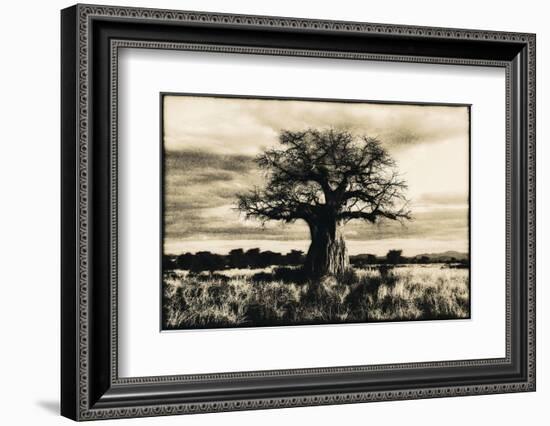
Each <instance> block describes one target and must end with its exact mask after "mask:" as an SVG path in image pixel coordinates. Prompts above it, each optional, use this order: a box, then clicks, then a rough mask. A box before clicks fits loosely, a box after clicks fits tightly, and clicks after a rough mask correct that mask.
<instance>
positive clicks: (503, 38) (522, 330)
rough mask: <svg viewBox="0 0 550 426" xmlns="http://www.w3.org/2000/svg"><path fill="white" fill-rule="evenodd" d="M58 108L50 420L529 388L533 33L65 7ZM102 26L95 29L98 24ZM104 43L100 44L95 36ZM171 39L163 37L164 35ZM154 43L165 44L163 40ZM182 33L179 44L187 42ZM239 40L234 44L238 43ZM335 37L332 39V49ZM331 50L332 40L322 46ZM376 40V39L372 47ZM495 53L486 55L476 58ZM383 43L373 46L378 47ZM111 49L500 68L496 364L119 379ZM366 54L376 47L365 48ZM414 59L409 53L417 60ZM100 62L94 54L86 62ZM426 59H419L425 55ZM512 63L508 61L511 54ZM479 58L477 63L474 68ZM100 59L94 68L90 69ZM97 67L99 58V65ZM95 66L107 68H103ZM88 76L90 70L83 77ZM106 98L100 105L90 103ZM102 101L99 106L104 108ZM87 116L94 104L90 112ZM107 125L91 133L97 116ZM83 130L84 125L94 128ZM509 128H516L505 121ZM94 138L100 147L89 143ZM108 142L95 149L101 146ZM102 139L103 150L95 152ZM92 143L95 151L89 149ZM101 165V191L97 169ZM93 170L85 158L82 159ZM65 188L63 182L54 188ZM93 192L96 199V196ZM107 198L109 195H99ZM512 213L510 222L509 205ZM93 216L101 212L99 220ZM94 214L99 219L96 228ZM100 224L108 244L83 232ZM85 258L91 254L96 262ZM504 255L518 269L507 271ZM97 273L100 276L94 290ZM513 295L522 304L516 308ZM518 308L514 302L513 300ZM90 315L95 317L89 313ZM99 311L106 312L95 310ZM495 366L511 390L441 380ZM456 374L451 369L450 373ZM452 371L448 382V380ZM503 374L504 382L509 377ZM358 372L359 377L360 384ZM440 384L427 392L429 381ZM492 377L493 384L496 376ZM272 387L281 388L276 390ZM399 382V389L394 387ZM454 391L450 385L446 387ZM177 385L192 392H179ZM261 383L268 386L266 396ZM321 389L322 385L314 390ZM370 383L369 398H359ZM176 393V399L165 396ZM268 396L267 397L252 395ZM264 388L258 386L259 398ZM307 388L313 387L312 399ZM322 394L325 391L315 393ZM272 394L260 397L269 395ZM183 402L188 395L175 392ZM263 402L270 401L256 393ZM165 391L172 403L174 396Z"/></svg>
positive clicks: (114, 64)
mask: <svg viewBox="0 0 550 426" xmlns="http://www.w3.org/2000/svg"><path fill="white" fill-rule="evenodd" d="M62 19H63V21H62V25H63V28H62V37H63V39H62V52H63V76H64V78H66V80H64V87H63V91H62V100H63V123H64V124H63V129H62V130H63V140H62V146H63V156H62V157H63V158H62V160H63V177H64V183H63V185H62V193H63V196H62V198H63V215H64V218H65V219H67V218H70V219H67V220H65V219H64V220H63V234H62V243H63V247H62V257H63V268H62V269H63V277H62V322H63V324H62V352H63V354H62V357H63V358H62V370H63V371H62V414H63V415H65V416H67V417H70V418H72V419H75V420H91V419H101V418H114V417H117V418H118V417H138V416H151V415H168V414H184V413H196V412H214V411H228V410H243V409H260V408H275V407H291V406H307V405H321V404H339V403H351V402H366V401H381V400H399V399H415V398H432V397H442V396H459V395H475V394H487V393H503V392H518V391H533V390H535V158H534V156H535V36H534V35H532V34H517V33H502V32H489V31H474V30H462V29H446V28H424V27H409V26H398V25H382V24H368V23H355V22H334V21H320V20H305V19H294V18H275V17H263V16H243V15H226V14H210V13H200V12H180V11H167V10H154V9H134V8H120V7H103V6H89V5H77V6H74V7H72V8H69V9H65V10H64V11H63V12H62ZM128 23H139V25H141V26H142V27H143V28H144V30H143V31H151V32H153V33H156V32H158V31H160V28H161V27H162V28H165V27H166V26H167V25H171V26H172V28H173V27H174V26H175V27H179V28H182V29H183V28H191V29H197V28H198V29H199V30H200V31H203V30H204V29H208V28H223V29H226V30H227V31H229V32H231V31H239V32H246V29H251V30H254V31H260V32H262V31H265V32H268V31H271V32H273V31H275V32H281V33H285V34H288V35H289V36H293V37H298V38H299V37H300V35H301V34H308V33H314V34H325V35H326V36H327V37H337V36H338V37H340V36H342V35H343V36H346V35H350V40H354V37H367V40H370V39H368V37H369V36H370V37H373V38H372V39H373V40H375V39H376V40H378V39H380V40H384V39H387V40H397V39H398V40H402V43H405V44H406V43H408V44H409V45H410V46H414V45H415V44H418V43H421V42H424V43H425V44H426V45H427V46H431V48H432V49H433V48H434V47H433V46H436V45H437V43H445V42H447V43H459V44H460V43H464V45H465V46H469V47H476V46H478V47H479V55H478V54H476V55H477V56H476V55H474V57H471V55H470V56H469V57H468V56H465V57H445V56H434V55H428V54H426V53H419V54H418V55H410V54H409V55H405V54H402V53H394V52H386V53H380V52H374V53H373V52H365V51H356V50H354V49H353V48H350V50H347V51H346V50H325V49H318V48H315V47H311V48H309V47H308V48H303V47H295V46H288V47H281V46H278V45H276V44H274V45H273V46H248V45H231V44H219V43H212V42H210V41H208V40H206V41H201V42H197V41H196V40H195V41H178V40H175V39H173V38H172V39H171V38H169V37H168V38H167V36H166V35H165V34H160V33H159V34H160V35H159V36H158V38H159V40H155V41H153V40H146V39H140V38H139V37H136V34H135V33H133V32H131V31H126V30H125V29H124V28H123V27H124V25H125V24H128ZM102 26H104V27H105V28H104V27H102ZM103 33H105V34H107V33H108V36H104V35H103ZM169 35H170V34H169ZM163 37H164V38H163ZM193 37H194V35H192V36H190V38H193ZM243 40H246V36H243ZM335 40H336V39H335ZM335 43H336V42H335ZM383 44H384V43H383V42H380V45H381V46H382V45H383ZM494 46H499V47H502V53H501V56H499V57H494V56H491V55H488V54H487V50H484V49H489V48H491V47H492V48H493V49H494ZM383 47H384V46H382V47H380V48H379V49H382V48H383ZM121 48H148V49H151V48H153V49H176V50H196V51H210V52H212V51H215V52H226V53H238V54H262V55H273V56H281V55H297V56H315V57H323V58H339V59H353V60H371V61H372V60H374V61H382V60H383V61H397V62H426V63H443V64H456V65H482V66H493V67H503V68H505V70H506V109H507V112H506V114H507V117H506V122H507V129H506V135H507V136H506V137H507V141H506V147H507V153H506V161H507V164H506V173H507V182H506V188H507V189H506V192H507V195H506V196H507V201H506V202H507V214H506V222H507V229H506V241H507V247H506V252H507V262H506V264H507V270H506V356H505V358H502V359H501V358H498V359H480V360H460V361H447V362H430V363H413V364H387V365H371V366H347V367H326V368H320V369H319V368H318V369H300V370H274V371H256V372H242V373H220V374H207V375H186V376H180V375H176V376H161V377H136V378H119V377H118V351H117V346H118V327H117V303H118V301H117V228H118V224H117V207H116V206H117V195H118V194H117V191H118V189H117V167H116V164H117V155H118V154H117V137H118V136H117V113H118V97H117V93H118V51H119V49H121ZM377 48H378V47H377ZM418 50H419V52H420V51H421V50H422V49H420V48H419V49H418ZM99 51H101V52H102V53H103V56H96V55H97V54H98V53H97V52H99ZM427 51H428V50H427ZM514 52H519V53H515V54H514ZM478 56H479V57H478ZM98 58H100V59H98ZM102 58H106V59H107V60H105V61H103V59H102ZM103 62H108V63H103ZM94 67H96V68H94ZM101 96H102V97H103V98H105V100H106V101H107V102H108V105H107V104H105V102H103V104H101V102H100V101H98V99H99V98H100V97H101ZM103 98H101V99H103ZM98 105H99V106H98ZM94 117H102V118H105V117H106V118H107V119H106V120H104V121H108V123H104V122H100V119H99V118H94ZM94 119H95V121H93V120H94ZM514 120H515V121H514ZM101 138H103V139H101ZM105 138H107V140H106V141H105V140H104V139H105ZM106 142H108V143H106ZM101 143H103V145H101ZM103 158H105V159H107V158H108V160H109V161H104V162H105V163H106V164H105V165H103V166H102V167H103V168H102V169H101V170H102V171H107V172H108V174H107V176H108V179H107V180H105V181H104V180H102V178H98V177H97V175H98V174H99V171H97V170H96V168H97V164H98V161H99V160H98V159H103ZM90 159H93V160H94V161H93V162H92V161H90ZM102 161H103V160H102ZM65 179H66V180H65ZM103 190H106V191H103ZM104 192H108V194H104ZM518 203H519V204H520V205H519V208H521V211H519V212H515V210H514V208H516V207H517V204H518ZM99 212H101V213H100V214H99ZM98 216H101V218H100V219H98ZM103 227H105V229H106V232H107V233H108V236H99V235H98V234H96V233H97V232H98V231H97V229H98V228H103ZM99 246H101V247H102V248H103V249H105V252H106V253H107V254H108V265H105V264H102V269H101V270H100V269H98V268H99V267H98V266H96V265H97V264H98V263H100V262H98V258H99V257H100V255H99V253H100V252H99V251H97V250H100V248H99ZM96 253H97V255H96ZM514 256H516V257H519V258H521V259H520V260H521V261H522V262H523V263H521V264H517V265H516V263H514V262H512V258H513V257H514ZM98 276H101V277H103V278H105V279H103V280H102V281H101V282H100V281H99V280H98V278H97V277H98ZM520 298H521V300H519V299H520ZM519 302H521V304H520V303H519ZM98 304H100V305H101V306H103V309H102V310H101V312H99V311H98V307H97V306H98ZM107 307H108V309H106V308H107ZM475 368H477V369H479V368H485V369H486V370H489V369H490V368H494V369H498V368H501V369H503V371H504V370H506V371H507V373H506V374H507V375H508V376H510V377H512V378H511V379H508V380H504V379H499V380H496V379H495V378H492V379H491V380H489V379H487V380H477V381H475V380H473V381H472V382H471V383H470V384H467V385H462V384H458V383H457V384H452V382H448V380H447V379H445V380H447V381H445V380H443V379H444V377H443V376H444V375H445V374H449V372H451V371H455V370H456V369H458V370H460V371H464V374H465V376H467V373H468V372H469V371H471V372H473V371H474V369H475ZM453 369H455V370H453ZM414 370H416V371H417V372H419V371H425V370H426V371H430V374H432V376H433V377H434V378H433V384H434V385H432V386H417V385H415V384H414V382H410V383H409V385H408V386H404V385H403V380H404V379H402V378H401V379H399V380H398V379H396V383H397V382H399V383H400V384H399V385H396V386H395V387H393V388H392V387H391V386H389V385H387V386H385V387H383V388H380V389H376V383H375V382H373V383H374V384H373V383H371V382H372V380H371V382H369V384H368V385H367V384H365V385H364V386H363V387H362V388H361V387H360V386H355V385H353V386H352V383H355V382H354V380H359V379H361V378H365V379H366V378H367V377H371V376H372V375H373V374H380V373H388V374H389V373H390V372H391V374H394V375H395V377H396V378H398V376H399V374H400V373H402V374H405V372H407V371H414ZM458 370H456V371H458ZM512 371H514V372H515V375H512ZM369 374H370V375H371V376H369ZM336 375H338V377H339V378H342V377H345V378H349V386H347V388H346V389H342V390H338V391H326V389H328V388H329V385H330V380H331V377H336ZM438 377H439V378H440V382H438V379H437V378H438ZM495 377H496V376H495ZM277 378H281V379H282V378H284V379H285V380H287V379H288V380H293V382H292V384H290V382H289V384H288V389H287V391H286V393H285V391H280V390H279V389H278V388H277V385H276V379H277ZM309 378H311V379H312V380H313V379H315V380H317V381H319V385H318V386H317V388H315V390H313V391H310V390H306V391H302V392H300V391H297V390H295V389H294V388H293V386H294V387H299V384H300V381H304V380H306V381H307V380H308V379H309ZM235 380H240V381H243V380H249V381H250V383H251V388H250V390H248V393H247V392H245V390H243V391H242V393H239V394H236V395H233V394H229V393H226V394H224V393H223V392H222V391H220V389H221V388H223V384H224V383H229V382H231V381H235ZM400 380H401V381H400ZM456 381H457V382H458V378H457V379H456ZM186 386H187V387H189V386H198V387H199V388H200V392H199V391H197V392H196V394H195V395H193V394H191V395H189V390H186V389H187V388H186ZM270 386H271V387H270ZM323 386H324V387H323ZM369 386H370V387H369ZM169 388H170V391H171V392H173V391H174V390H177V391H178V392H179V391H180V390H181V397H180V398H175V399H174V398H169V397H167V393H166V391H167V390H168V389H169ZM258 389H262V392H263V393H261V394H260V395H263V394H264V393H265V392H267V394H268V396H259V397H255V396H254V395H255V392H259V391H258ZM265 389H268V391H266V390H265ZM312 389H313V388H312ZM323 389H325V391H323ZM270 390H271V391H270ZM186 392H187V393H186ZM269 392H271V393H269ZM176 393H177V392H176Z"/></svg>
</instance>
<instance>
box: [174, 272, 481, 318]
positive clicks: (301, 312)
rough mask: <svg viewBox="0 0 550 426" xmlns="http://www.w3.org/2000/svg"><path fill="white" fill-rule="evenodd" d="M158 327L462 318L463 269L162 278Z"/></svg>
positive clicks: (465, 297) (465, 313)
mask: <svg viewBox="0 0 550 426" xmlns="http://www.w3.org/2000/svg"><path fill="white" fill-rule="evenodd" d="M163 278H164V279H163V281H164V288H163V328H164V329H186V328H220V327H247V326H248V327H250V326H266V325H271V326H273V325H298V324H327V323H346V322H375V321H402V320H427V319H432V320H433V319H458V318H468V317H469V314H470V312H469V283H468V280H469V271H468V269H460V268H451V267H449V266H448V265H445V264H431V265H403V266H396V267H392V268H387V267H384V266H382V267H379V266H375V267H372V268H369V269H350V270H349V271H348V272H347V273H346V274H344V276H342V277H339V278H338V279H337V278H335V277H328V278H325V279H323V280H321V281H317V282H314V281H310V280H306V279H303V278H302V276H301V273H300V270H299V269H293V268H288V267H286V268H281V267H279V268H277V267H271V268H266V269H256V270H254V269H230V270H223V271H215V272H202V273H190V272H188V271H185V270H173V271H167V272H165V273H164V277H163Z"/></svg>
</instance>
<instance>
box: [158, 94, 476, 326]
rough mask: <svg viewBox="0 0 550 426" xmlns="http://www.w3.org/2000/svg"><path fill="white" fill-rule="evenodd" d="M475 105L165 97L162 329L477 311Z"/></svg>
mask: <svg viewBox="0 0 550 426" xmlns="http://www.w3.org/2000/svg"><path fill="white" fill-rule="evenodd" d="M470 115H471V111H470V106H469V105H465V104H426V103H412V102H393V101H392V102H388V101H367V100H365V101H363V100H334V99H307V98H306V99H300V98H274V97H249V96H247V97H244V96H235V95H231V96H230V95H205V94H200V95H199V94H178V93H173V94H172V93H162V94H161V120H160V121H161V123H160V125H161V132H160V133H161V153H162V155H161V166H162V167H161V170H162V176H161V187H162V188H161V189H162V190H161V211H162V215H161V221H162V223H161V228H162V232H161V241H160V247H161V256H162V262H161V263H162V266H161V268H162V271H161V283H160V285H161V295H162V297H161V307H160V309H161V314H160V317H161V330H186V329H212V328H231V327H263V326H293V325H322V324H345V323H369V322H389V321H419V320H457V319H468V318H470V306H471V297H470V294H471V291H470V290H471V285H472V283H471V282H470V204H469V203H470Z"/></svg>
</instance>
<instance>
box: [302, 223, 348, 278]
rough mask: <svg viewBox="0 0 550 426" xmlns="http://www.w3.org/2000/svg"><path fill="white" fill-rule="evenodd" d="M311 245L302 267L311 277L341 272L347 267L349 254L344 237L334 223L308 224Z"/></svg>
mask: <svg viewBox="0 0 550 426" xmlns="http://www.w3.org/2000/svg"><path fill="white" fill-rule="evenodd" d="M309 227H310V231H311V245H310V246H309V250H308V252H307V257H306V262H305V265H304V269H305V272H306V274H308V275H309V276H310V277H313V278H319V277H323V276H326V275H339V274H342V273H343V272H344V271H345V270H346V269H347V268H348V267H349V256H348V251H347V249H346V244H345V242H344V238H343V237H342V235H341V234H340V232H339V231H338V230H337V226H336V223H331V222H330V221H329V222H328V223H314V224H311V223H310V224H309Z"/></svg>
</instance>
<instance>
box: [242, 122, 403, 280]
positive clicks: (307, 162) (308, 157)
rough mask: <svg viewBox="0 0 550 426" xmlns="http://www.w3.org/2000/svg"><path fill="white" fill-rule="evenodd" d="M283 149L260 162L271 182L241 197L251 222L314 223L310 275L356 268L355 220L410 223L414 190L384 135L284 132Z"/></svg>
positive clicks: (307, 263)
mask: <svg viewBox="0 0 550 426" xmlns="http://www.w3.org/2000/svg"><path fill="white" fill-rule="evenodd" d="M279 142H280V144H281V147H282V148H272V149H268V150H266V151H265V152H264V153H263V154H261V155H259V156H258V157H257V159H256V161H257V164H258V166H259V167H260V169H262V170H263V171H264V172H265V177H266V184H265V186H264V187H263V188H260V187H255V188H254V189H253V190H251V191H250V192H248V193H245V194H238V204H237V207H238V209H239V210H240V211H242V212H244V213H245V215H246V217H247V218H256V219H259V220H260V221H263V222H265V221H269V220H278V221H283V222H286V223H292V222H295V221H297V220H303V221H305V222H306V223H307V225H308V226H309V231H310V234H311V245H310V247H309V250H308V252H307V256H306V260H305V264H304V270H305V272H306V273H307V274H308V275H309V276H310V277H321V276H325V275H338V274H341V273H342V272H344V271H345V270H346V269H347V268H348V266H349V257H348V253H347V249H346V245H345V241H344V239H343V237H342V233H341V227H342V225H344V224H346V223H347V222H349V221H351V220H363V221H366V222H369V223H376V222H378V221H379V220H380V219H389V220H405V219H410V212H409V211H408V210H407V200H406V197H405V190H406V188H407V185H406V183H405V181H403V180H402V179H401V178H400V177H399V175H398V173H397V171H396V167H395V162H394V160H393V159H392V158H391V157H390V155H389V154H388V152H387V151H386V149H384V147H383V146H382V145H381V143H380V141H378V140H377V139H376V138H371V137H367V136H363V135H355V134H353V133H351V132H349V131H345V130H335V129H329V130H314V129H308V130H305V131H282V132H281V134H280V136H279Z"/></svg>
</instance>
